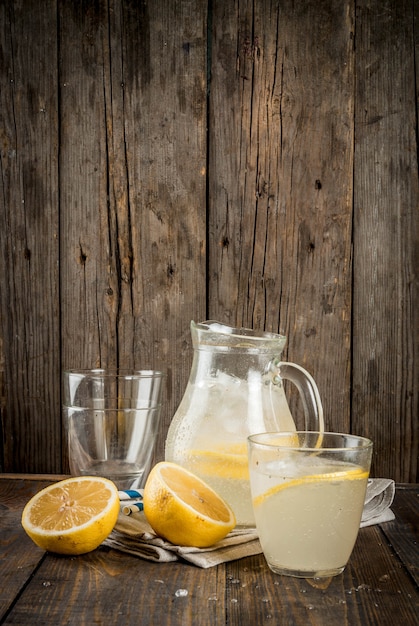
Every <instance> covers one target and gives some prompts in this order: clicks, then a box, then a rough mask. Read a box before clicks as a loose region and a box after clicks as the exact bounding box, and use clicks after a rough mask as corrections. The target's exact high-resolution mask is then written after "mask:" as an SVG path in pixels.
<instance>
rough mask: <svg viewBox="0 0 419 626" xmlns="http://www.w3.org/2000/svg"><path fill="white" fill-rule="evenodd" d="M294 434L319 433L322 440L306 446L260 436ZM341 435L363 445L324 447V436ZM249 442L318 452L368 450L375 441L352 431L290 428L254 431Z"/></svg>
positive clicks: (271, 447) (267, 446)
mask: <svg viewBox="0 0 419 626" xmlns="http://www.w3.org/2000/svg"><path fill="white" fill-rule="evenodd" d="M294 435H317V438H318V440H320V444H319V445H317V446H304V445H302V444H299V445H281V444H279V443H278V442H277V443H275V442H270V441H269V440H267V441H263V440H259V438H262V437H263V438H264V437H269V436H271V437H273V436H275V437H278V438H281V437H284V438H285V437H289V436H294ZM325 436H326V437H329V436H333V437H340V438H344V437H345V438H352V439H353V440H354V441H356V442H358V444H359V443H361V444H362V445H347V446H330V447H322V445H321V444H322V441H323V438H324V437H325ZM247 440H248V442H250V443H252V444H255V445H258V446H263V447H265V448H270V449H273V448H280V449H281V450H293V451H302V452H311V451H313V452H318V451H319V450H328V451H333V452H339V451H348V450H360V449H363V450H366V449H368V448H371V447H372V446H373V442H372V440H371V439H369V438H368V437H363V436H362V435H353V434H352V433H341V432H332V431H317V430H294V431H292V430H290V431H279V430H276V431H268V432H265V433H263V432H261V433H254V434H252V435H249V436H248V437H247Z"/></svg>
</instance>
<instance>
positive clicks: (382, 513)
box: [361, 478, 396, 528]
mask: <svg viewBox="0 0 419 626" xmlns="http://www.w3.org/2000/svg"><path fill="white" fill-rule="evenodd" d="M395 493H396V485H395V484H394V480H391V479H390V478H370V479H369V481H368V486H367V494H366V496H365V504H364V510H363V512H362V519H361V528H364V526H372V525H373V524H382V523H384V522H391V520H393V519H394V513H393V511H392V510H391V509H390V507H391V505H392V503H393V500H394V494H395Z"/></svg>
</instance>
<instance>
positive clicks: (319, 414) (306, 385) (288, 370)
mask: <svg viewBox="0 0 419 626" xmlns="http://www.w3.org/2000/svg"><path fill="white" fill-rule="evenodd" d="M272 365H273V366H274V367H275V370H276V373H275V375H274V379H273V382H274V383H275V382H276V381H275V378H276V377H278V379H277V382H280V380H281V379H282V380H290V381H291V382H292V383H294V385H295V386H296V387H297V389H298V391H299V393H300V396H301V400H302V402H303V407H304V416H305V423H306V430H316V431H319V432H324V417H323V406H322V401H321V399H320V394H319V390H318V389H317V385H316V383H315V382H314V379H313V377H312V376H311V375H310V374H309V373H308V372H307V371H306V370H305V369H304V368H303V367H301V366H300V365H296V364H295V363H288V362H286V363H284V362H283V361H274V362H273V363H272ZM311 417H314V423H315V428H314V429H313V428H311V427H310V421H311Z"/></svg>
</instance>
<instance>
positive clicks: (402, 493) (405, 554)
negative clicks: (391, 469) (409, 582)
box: [382, 485, 419, 585]
mask: <svg viewBox="0 0 419 626" xmlns="http://www.w3.org/2000/svg"><path fill="white" fill-rule="evenodd" d="M393 509H394V511H395V512H396V520H395V521H393V522H388V523H386V524H383V525H382V530H383V532H384V534H385V536H386V537H387V540H388V541H389V542H390V544H391V546H392V548H393V550H395V552H396V553H397V554H398V556H399V557H400V560H401V561H402V562H403V564H404V566H405V567H406V568H407V569H408V570H409V572H410V574H411V576H412V578H413V580H414V581H415V582H416V584H417V585H419V551H418V547H417V546H418V541H417V540H418V535H419V494H418V491H417V488H415V486H414V485H400V486H399V485H398V487H397V491H396V496H395V500H394V506H393ZM412 547H413V548H414V549H412Z"/></svg>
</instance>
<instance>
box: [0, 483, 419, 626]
mask: <svg viewBox="0 0 419 626" xmlns="http://www.w3.org/2000/svg"><path fill="white" fill-rule="evenodd" d="M33 478H34V477H32V479H31V480H28V479H27V478H20V477H18V476H16V475H15V476H14V477H10V478H5V477H4V476H0V549H1V553H0V556H1V558H0V578H1V580H2V581H3V586H2V589H1V590H0V620H1V622H2V624H26V623H31V624H42V625H43V626H53V625H55V624H61V623H65V624H71V625H73V624H74V625H76V624H77V625H84V624H86V625H88V624H93V623H96V624H128V625H130V624H133V625H134V624H141V625H142V624H144V625H146V624H161V625H162V626H164V625H167V626H169V625H173V626H175V625H176V626H181V625H182V626H183V625H185V624H194V625H195V624H197V625H198V626H207V625H214V626H218V625H219V624H226V625H229V626H241V625H243V624H272V623H280V624H290V625H291V624H292V625H295V626H297V625H300V624H301V625H303V624H304V625H306V624H308V623H309V624H312V625H313V626H324V624H327V625H328V626H329V625H330V626H334V625H335V624H336V625H341V624H345V625H350V626H361V625H362V626H367V625H371V626H373V625H374V626H375V625H376V624H380V625H381V626H388V625H391V624H399V623H403V624H406V625H407V626H410V625H412V626H413V624H416V623H417V606H418V589H417V580H416V584H415V576H416V578H417V551H416V553H415V549H414V548H415V545H416V544H417V534H418V528H417V519H418V517H417V514H418V510H417V507H418V505H417V494H418V489H417V485H416V486H414V485H403V486H399V485H397V489H396V496H395V499H394V502H393V505H392V509H393V511H394V513H395V516H396V519H395V521H393V522H386V523H384V524H382V525H379V526H371V527H368V528H362V529H361V530H360V532H359V535H358V539H357V542H356V545H355V549H354V551H353V553H352V555H351V558H350V561H349V563H348V565H347V567H346V569H345V571H344V572H343V574H342V575H340V576H336V577H334V578H331V579H325V580H322V581H320V580H306V579H297V578H291V577H286V576H277V575H275V574H273V573H272V572H271V571H270V570H269V569H268V567H267V565H266V561H265V559H264V557H263V556H262V555H256V556H254V557H249V558H244V559H239V560H237V561H233V562H230V563H225V564H222V565H220V566H217V567H213V568H209V569H205V570H204V569H201V568H198V567H195V566H191V565H190V564H186V563H181V562H176V563H152V562H149V561H145V560H143V559H140V558H137V557H134V556H131V555H128V554H125V553H119V552H117V551H115V550H110V549H108V548H105V547H101V548H99V549H97V550H94V551H93V552H91V553H89V554H85V555H81V556H79V557H63V556H55V555H53V554H48V553H44V552H43V551H42V550H39V549H38V548H37V547H36V546H35V545H34V544H32V542H31V541H30V540H29V539H28V538H27V537H26V535H25V533H24V531H23V528H22V527H21V526H20V523H19V520H20V515H21V511H22V508H23V506H24V503H25V502H26V501H27V500H28V499H29V497H30V496H31V495H32V494H33V493H35V492H36V491H38V490H39V489H40V488H42V487H43V486H45V485H46V484H47V482H48V481H47V480H46V479H45V478H44V477H42V480H38V477H35V478H36V480H33ZM53 479H54V478H53V477H51V480H53ZM415 500H416V501H415Z"/></svg>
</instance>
